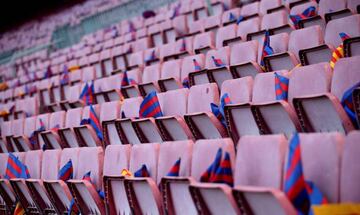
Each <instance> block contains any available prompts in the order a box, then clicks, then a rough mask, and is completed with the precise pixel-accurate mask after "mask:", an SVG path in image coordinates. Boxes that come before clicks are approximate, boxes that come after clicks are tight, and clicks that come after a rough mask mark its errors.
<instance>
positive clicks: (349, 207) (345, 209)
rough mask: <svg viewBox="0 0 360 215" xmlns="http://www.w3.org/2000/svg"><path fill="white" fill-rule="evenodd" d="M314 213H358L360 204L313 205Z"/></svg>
mask: <svg viewBox="0 0 360 215" xmlns="http://www.w3.org/2000/svg"><path fill="white" fill-rule="evenodd" d="M313 211H314V215H360V204H325V205H317V206H313Z"/></svg>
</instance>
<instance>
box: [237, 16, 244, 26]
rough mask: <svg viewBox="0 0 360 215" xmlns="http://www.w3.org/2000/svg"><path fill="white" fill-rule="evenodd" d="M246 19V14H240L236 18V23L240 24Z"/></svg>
mask: <svg viewBox="0 0 360 215" xmlns="http://www.w3.org/2000/svg"><path fill="white" fill-rule="evenodd" d="M244 20H245V17H244V16H239V17H238V18H237V20H236V24H237V25H238V24H240V22H242V21H244Z"/></svg>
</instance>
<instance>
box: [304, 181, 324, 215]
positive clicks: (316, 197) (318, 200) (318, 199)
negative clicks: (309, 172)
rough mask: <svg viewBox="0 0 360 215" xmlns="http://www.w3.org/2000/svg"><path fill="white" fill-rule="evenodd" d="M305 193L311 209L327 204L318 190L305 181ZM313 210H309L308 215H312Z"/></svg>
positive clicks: (312, 184) (311, 183)
mask: <svg viewBox="0 0 360 215" xmlns="http://www.w3.org/2000/svg"><path fill="white" fill-rule="evenodd" d="M306 191H307V193H308V195H309V198H310V204H311V207H312V206H314V205H325V204H327V203H328V200H327V199H326V197H325V196H324V195H323V194H322V193H321V191H320V189H319V188H318V187H317V186H315V184H314V183H313V182H311V181H306ZM313 214H314V213H313V210H312V209H310V211H309V215H313Z"/></svg>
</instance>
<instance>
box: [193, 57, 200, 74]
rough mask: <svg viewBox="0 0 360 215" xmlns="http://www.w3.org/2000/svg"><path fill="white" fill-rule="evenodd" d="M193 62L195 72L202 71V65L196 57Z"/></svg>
mask: <svg viewBox="0 0 360 215" xmlns="http://www.w3.org/2000/svg"><path fill="white" fill-rule="evenodd" d="M193 62H194V69H195V72H198V71H201V66H200V64H199V63H198V62H197V61H196V59H193Z"/></svg>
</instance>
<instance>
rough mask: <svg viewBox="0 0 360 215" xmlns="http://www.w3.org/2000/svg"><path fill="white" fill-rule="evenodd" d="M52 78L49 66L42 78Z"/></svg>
mask: <svg viewBox="0 0 360 215" xmlns="http://www.w3.org/2000/svg"><path fill="white" fill-rule="evenodd" d="M51 76H52V71H51V67H50V65H49V66H48V67H47V68H46V71H45V74H44V78H50V77H51Z"/></svg>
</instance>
